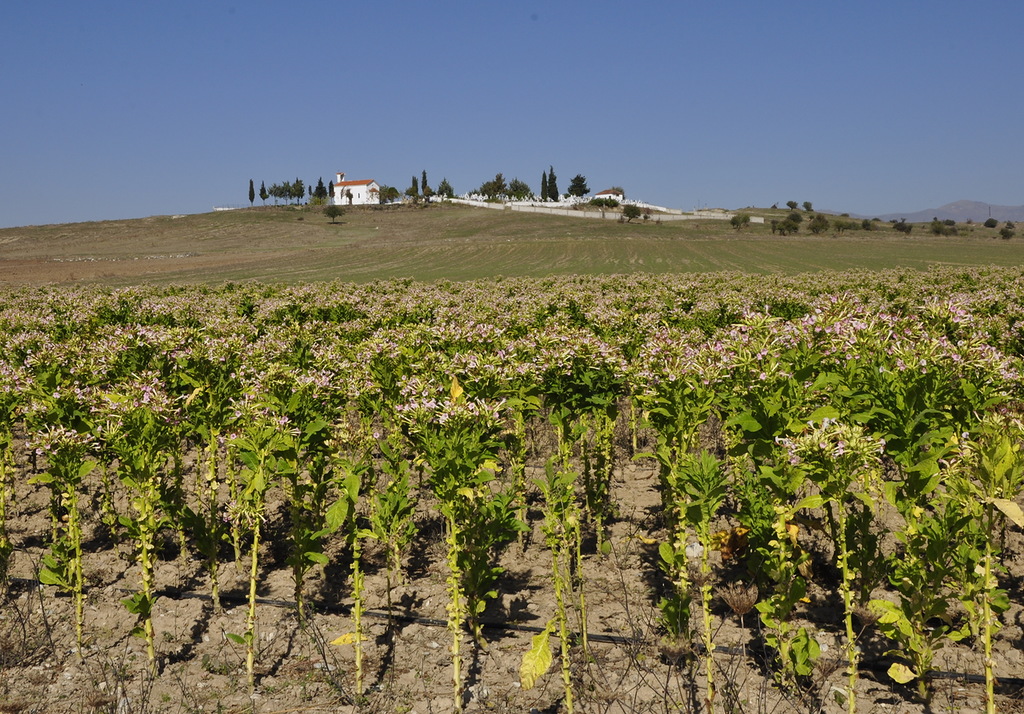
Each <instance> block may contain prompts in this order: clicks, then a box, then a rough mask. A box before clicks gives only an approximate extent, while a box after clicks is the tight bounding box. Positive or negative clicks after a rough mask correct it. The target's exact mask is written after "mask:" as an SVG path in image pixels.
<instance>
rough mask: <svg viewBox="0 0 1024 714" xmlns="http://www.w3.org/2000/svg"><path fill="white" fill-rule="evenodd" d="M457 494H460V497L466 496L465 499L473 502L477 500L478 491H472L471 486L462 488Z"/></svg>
mask: <svg viewBox="0 0 1024 714" xmlns="http://www.w3.org/2000/svg"><path fill="white" fill-rule="evenodd" d="M457 493H458V494H459V495H460V496H465V497H466V498H468V499H469V500H470V501H472V500H474V499H475V498H476V491H474V490H473V489H471V488H470V487H469V486H463V487H462V488H460V489H459V490H458V491H457Z"/></svg>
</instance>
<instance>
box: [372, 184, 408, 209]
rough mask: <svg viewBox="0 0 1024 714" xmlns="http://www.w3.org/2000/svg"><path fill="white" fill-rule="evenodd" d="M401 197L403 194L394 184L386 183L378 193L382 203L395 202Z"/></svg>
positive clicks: (378, 198) (378, 199)
mask: <svg viewBox="0 0 1024 714" xmlns="http://www.w3.org/2000/svg"><path fill="white" fill-rule="evenodd" d="M401 197H402V194H401V193H400V192H399V191H398V189H397V188H395V187H394V186H387V185H384V186H381V187H380V193H378V194H377V201H378V202H380V203H381V204H384V203H394V202H395V201H397V200H398V199H399V198H401Z"/></svg>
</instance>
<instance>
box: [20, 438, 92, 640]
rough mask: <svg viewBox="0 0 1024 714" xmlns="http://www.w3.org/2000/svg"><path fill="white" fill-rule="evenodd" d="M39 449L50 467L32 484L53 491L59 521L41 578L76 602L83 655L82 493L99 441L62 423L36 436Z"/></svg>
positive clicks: (55, 514) (76, 620) (77, 637)
mask: <svg viewBox="0 0 1024 714" xmlns="http://www.w3.org/2000/svg"><path fill="white" fill-rule="evenodd" d="M35 448H36V452H37V453H38V454H39V455H43V456H45V457H46V460H47V464H48V466H47V470H46V471H45V472H43V473H41V474H39V475H38V476H36V477H34V478H32V479H31V480H30V483H38V484H43V485H44V486H46V487H47V488H48V489H49V490H50V492H51V494H52V498H51V499H50V503H51V507H55V508H56V509H57V510H56V511H55V512H54V513H53V514H52V516H53V519H54V521H55V522H56V523H57V529H56V532H55V536H56V537H55V538H54V539H53V540H52V541H51V542H50V552H49V553H48V554H47V555H45V556H43V563H42V568H41V569H40V571H39V581H40V582H41V583H43V584H44V585H55V586H57V587H58V588H60V589H61V590H63V591H64V592H66V593H69V594H70V595H71V597H72V598H73V600H74V603H75V643H76V645H77V650H78V655H79V657H83V656H84V653H83V652H82V644H83V642H84V639H85V636H84V624H85V610H84V605H85V593H84V580H83V576H82V514H81V511H80V509H79V505H78V504H79V495H80V493H81V487H82V480H83V479H84V478H85V477H86V476H87V475H88V474H89V472H90V471H92V470H93V469H94V468H95V467H96V458H95V456H94V452H95V450H96V441H95V439H94V437H93V436H92V435H91V434H88V433H81V432H78V431H74V430H72V429H68V428H66V427H62V426H55V427H50V428H48V429H47V430H46V431H44V432H42V433H39V434H37V435H36V444H35Z"/></svg>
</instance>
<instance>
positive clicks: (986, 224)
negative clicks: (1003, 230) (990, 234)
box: [982, 218, 999, 228]
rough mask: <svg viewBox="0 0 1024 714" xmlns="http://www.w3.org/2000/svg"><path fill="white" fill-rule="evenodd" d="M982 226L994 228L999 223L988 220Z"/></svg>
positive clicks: (991, 219)
mask: <svg viewBox="0 0 1024 714" xmlns="http://www.w3.org/2000/svg"><path fill="white" fill-rule="evenodd" d="M982 225H984V226H985V227H986V228H995V227H996V226H998V225H999V221H997V220H996V219H995V218H989V219H988V220H987V221H985V222H984V223H983V224H982Z"/></svg>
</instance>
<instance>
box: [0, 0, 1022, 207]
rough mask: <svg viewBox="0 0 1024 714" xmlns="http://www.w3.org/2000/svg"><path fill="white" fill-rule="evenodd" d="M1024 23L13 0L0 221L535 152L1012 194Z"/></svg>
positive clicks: (841, 5)
mask: <svg viewBox="0 0 1024 714" xmlns="http://www.w3.org/2000/svg"><path fill="white" fill-rule="evenodd" d="M1022 37H1024V3H1021V2H1020V0H1003V1H995V0H991V1H987V0H978V1H975V2H966V1H965V0H958V1H952V0H884V1H878V0H833V1H830V2H825V1H822V0H807V1H801V2H797V1H789V0H776V1H775V2H767V1H764V0H757V1H754V0H694V1H677V2H645V1H643V0H639V1H636V2H629V3H625V2H621V1H616V2H607V1H605V0H592V1H590V2H576V1H574V0H557V1H556V0H548V1H547V2H534V1H531V0H519V1H518V2H489V1H488V0H475V1H474V2H463V1H461V0H459V1H455V0H453V1H450V2H449V1H445V0H437V1H436V2H422V1H419V2H405V1H402V0H393V1H392V2H386V3H385V2H349V0H334V2H309V1H307V0H299V1H297V2H280V1H278V2H264V1H262V0H251V1H247V2H243V1H242V0H230V1H228V0H203V1H197V0H177V1H176V2H172V3H160V2H148V1H139V0H93V1H92V2H88V3H85V2H81V1H80V0H74V1H68V0H56V1H51V2H36V1H35V0H9V1H8V2H6V3H5V4H4V11H3V22H2V23H0V68H2V71H0V97H2V103H3V109H2V111H0V135H2V137H3V138H2V143H0V147H2V148H0V226H13V225H29V224H40V223H58V222H68V221H83V220H99V219H113V218H129V217H138V216H147V215H154V214H174V213H196V212H202V211H207V210H210V208H211V207H212V206H214V205H228V204H236V205H237V204H245V203H247V202H248V199H247V195H246V194H247V189H248V181H249V179H250V178H252V179H255V182H256V187H257V189H258V187H259V184H260V181H265V182H266V184H267V185H268V186H269V185H270V184H271V183H276V182H279V181H283V180H292V179H294V178H301V179H303V180H304V181H306V182H309V181H313V182H315V181H316V180H317V179H318V178H320V177H323V179H324V181H325V183H326V182H327V181H328V180H330V179H331V178H333V175H334V172H336V171H345V172H346V173H347V174H348V177H349V178H375V179H377V180H378V181H379V182H381V183H386V184H391V185H395V186H397V187H398V188H399V189H402V190H404V189H405V188H406V187H407V186H408V185H409V183H410V182H411V178H412V176H414V175H415V176H419V175H420V172H421V171H423V170H426V171H427V173H428V178H429V181H430V183H431V184H432V185H434V186H436V185H437V183H438V182H440V180H441V179H442V178H447V179H448V180H449V182H450V183H451V184H452V185H453V186H454V188H455V190H456V191H457V192H459V193H461V192H465V191H468V190H470V189H472V188H475V187H477V186H479V185H480V184H481V183H483V182H484V181H486V180H488V179H490V178H493V176H494V174H495V173H497V172H499V171H500V172H502V173H504V175H505V177H506V178H513V177H518V178H520V179H522V180H524V181H526V182H527V183H529V184H530V185H531V186H532V187H533V188H534V190H538V189H539V184H540V177H541V173H542V172H543V171H544V170H546V169H547V168H548V166H549V165H552V166H554V168H555V172H556V174H557V176H558V179H559V186H560V188H561V189H562V190H563V191H564V190H565V189H566V188H567V187H568V183H569V179H570V178H572V176H574V175H575V174H577V173H581V174H583V175H585V176H586V177H587V178H588V180H589V184H590V187H591V189H592V190H594V191H599V190H602V189H605V188H608V187H610V186H613V185H619V186H622V187H624V188H625V190H626V193H627V196H630V197H633V198H639V199H643V200H647V201H650V202H652V203H656V204H660V205H667V206H672V207H677V208H684V209H691V208H694V207H696V206H698V205H700V206H718V207H723V208H739V207H743V206H748V205H756V206H766V205H771V204H772V203H775V202H785V201H788V200H796V201H799V202H803V201H812V202H813V203H814V205H815V206H816V207H819V208H825V209H833V210H839V211H849V212H852V213H858V214H869V215H870V214H881V213H889V212H896V211H906V212H910V211H916V210H920V209H925V208H931V207H936V206H939V205H941V204H944V203H947V202H950V201H954V200H959V199H972V200H981V201H987V202H989V203H995V204H1004V205H1021V204H1024V138H1022V126H1024V125H1022V119H1021V117H1022V115H1024V111H1022V110H1024V91H1022V90H1024V75H1022V73H1021V70H1022V69H1024V41H1022V39H1021V38H1022ZM258 202H259V199H257V203H258Z"/></svg>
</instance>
